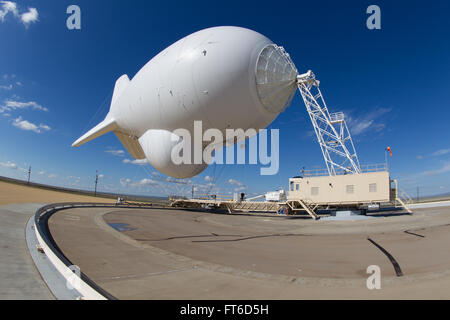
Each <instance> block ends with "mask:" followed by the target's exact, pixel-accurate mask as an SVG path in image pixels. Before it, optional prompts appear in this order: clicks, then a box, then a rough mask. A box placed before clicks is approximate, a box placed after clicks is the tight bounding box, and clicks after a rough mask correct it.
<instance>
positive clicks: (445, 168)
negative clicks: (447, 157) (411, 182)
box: [422, 162, 450, 176]
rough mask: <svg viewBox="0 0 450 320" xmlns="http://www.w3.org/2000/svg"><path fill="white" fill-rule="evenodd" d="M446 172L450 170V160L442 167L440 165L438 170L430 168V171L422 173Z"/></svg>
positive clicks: (433, 174) (432, 174) (429, 174)
mask: <svg viewBox="0 0 450 320" xmlns="http://www.w3.org/2000/svg"><path fill="white" fill-rule="evenodd" d="M446 172H450V162H447V163H445V164H444V165H443V166H442V167H440V168H439V169H436V170H430V171H425V172H423V173H422V174H425V175H428V176H435V175H437V174H442V173H446Z"/></svg>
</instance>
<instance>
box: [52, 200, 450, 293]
mask: <svg viewBox="0 0 450 320" xmlns="http://www.w3.org/2000/svg"><path fill="white" fill-rule="evenodd" d="M49 227H50V232H51V234H52V236H53V238H54V240H55V242H56V244H57V245H58V246H59V248H60V249H61V250H62V252H63V253H64V254H65V255H66V257H67V258H68V259H69V260H70V261H72V262H73V263H74V264H76V265H78V266H79V267H80V268H81V271H83V272H84V273H85V274H86V275H87V276H88V277H89V278H90V279H91V280H93V281H95V282H96V283H97V284H98V285H100V286H101V287H102V288H104V289H105V290H107V291H108V292H109V293H111V294H112V295H114V296H116V297H117V298H119V299H327V298H334V299H335V298H357V299H359V298H379V299H396V298H399V299H400V298H446V299H449V298H450V253H449V249H448V246H449V244H450V233H449V231H450V207H445V208H435V209H418V210H416V211H415V214H414V215H412V216H410V215H397V216H393V217H384V216H377V217H375V218H373V219H367V220H357V221H345V222H344V221H320V220H319V221H313V220H310V219H303V218H298V217H284V216H283V217H282V216H268V215H261V216H255V215H244V214H236V215H229V214H212V213H207V212H196V211H185V210H175V209H174V210H170V209H157V208H154V209H125V208H115V209H111V208H84V209H68V210H62V211H59V212H57V213H55V214H54V215H53V216H52V217H51V218H50V220H49ZM370 265H378V266H379V267H380V269H381V276H382V278H381V289H380V290H369V289H367V287H366V279H367V277H368V276H369V274H367V273H366V269H367V267H368V266H370Z"/></svg>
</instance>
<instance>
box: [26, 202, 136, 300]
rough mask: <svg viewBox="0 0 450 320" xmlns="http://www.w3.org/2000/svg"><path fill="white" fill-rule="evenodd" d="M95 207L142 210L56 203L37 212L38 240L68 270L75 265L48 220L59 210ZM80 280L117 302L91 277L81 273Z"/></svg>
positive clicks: (88, 203)
mask: <svg viewBox="0 0 450 320" xmlns="http://www.w3.org/2000/svg"><path fill="white" fill-rule="evenodd" d="M93 207H97V208H117V207H126V208H133V207H139V208H142V206H132V205H131V206H124V205H114V204H110V203H95V202H83V203H76V202H65V203H55V204H50V205H46V206H44V207H42V208H39V209H38V210H37V211H36V213H35V214H34V225H35V231H36V234H37V237H38V240H39V238H40V239H42V241H43V242H44V243H45V245H46V246H47V247H48V248H49V249H50V250H51V253H52V254H54V255H55V256H56V257H57V259H59V260H60V261H61V262H62V263H63V264H64V265H65V266H66V267H67V268H69V267H70V266H72V265H73V263H72V262H71V261H70V260H69V259H67V257H66V256H65V255H64V254H63V253H62V252H61V250H60V249H59V247H58V245H57V244H56V243H55V241H54V239H53V237H52V236H51V234H50V230H49V228H48V220H49V219H50V217H51V216H52V215H53V214H54V213H55V212H57V211H59V210H63V209H69V208H93ZM39 242H40V241H39ZM41 245H42V244H41ZM44 252H45V250H44ZM46 255H48V252H46ZM80 278H81V280H82V281H83V282H84V283H85V284H86V285H87V286H89V287H90V288H91V289H93V290H94V291H96V292H97V293H98V294H100V295H101V296H103V297H104V298H105V299H108V300H117V298H116V297H114V296H113V295H111V294H110V293H108V292H107V291H106V290H104V289H103V288H101V287H100V286H98V285H97V284H96V283H95V282H93V281H92V280H91V279H89V277H88V276H86V275H85V274H84V273H83V272H80Z"/></svg>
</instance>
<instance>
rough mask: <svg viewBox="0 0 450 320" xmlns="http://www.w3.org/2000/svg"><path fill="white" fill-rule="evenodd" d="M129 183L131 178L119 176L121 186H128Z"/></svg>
mask: <svg viewBox="0 0 450 320" xmlns="http://www.w3.org/2000/svg"><path fill="white" fill-rule="evenodd" d="M130 183H131V179H128V178H121V179H120V185H121V186H122V187H126V186H128V185H129V184H130Z"/></svg>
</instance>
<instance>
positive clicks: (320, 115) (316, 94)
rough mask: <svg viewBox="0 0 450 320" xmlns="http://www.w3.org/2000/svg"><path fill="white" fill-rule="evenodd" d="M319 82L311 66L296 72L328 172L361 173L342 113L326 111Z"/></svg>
mask: <svg viewBox="0 0 450 320" xmlns="http://www.w3.org/2000/svg"><path fill="white" fill-rule="evenodd" d="M319 84H320V82H319V81H318V80H317V79H316V77H315V75H314V73H313V72H312V71H311V70H309V71H308V72H307V73H304V74H301V75H298V76H297V86H298V89H299V90H300V93H301V95H302V98H303V101H304V103H305V105H306V109H307V111H308V114H309V117H310V118H311V122H312V124H313V127H314V131H315V133H316V137H317V141H318V142H319V145H320V148H321V149H322V154H323V157H324V159H325V164H326V165H327V169H328V173H329V175H330V176H335V175H336V174H340V173H344V174H347V173H350V174H353V173H361V167H360V165H359V160H358V155H357V154H356V150H355V146H354V145H353V140H352V137H351V135H350V131H349V130H348V127H347V123H346V122H345V117H344V113H343V112H336V113H331V114H330V113H329V112H328V108H327V105H326V103H325V100H324V99H323V96H322V92H321V91H320V89H319Z"/></svg>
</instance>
